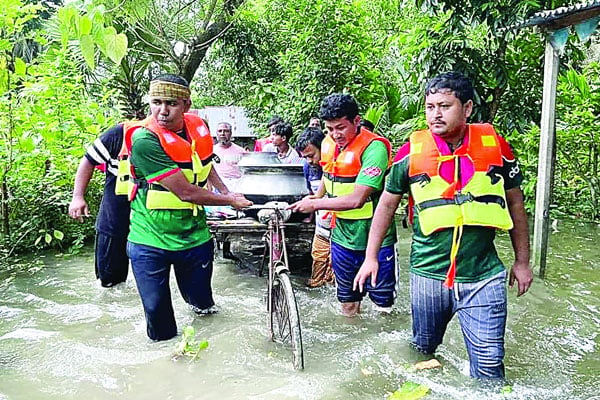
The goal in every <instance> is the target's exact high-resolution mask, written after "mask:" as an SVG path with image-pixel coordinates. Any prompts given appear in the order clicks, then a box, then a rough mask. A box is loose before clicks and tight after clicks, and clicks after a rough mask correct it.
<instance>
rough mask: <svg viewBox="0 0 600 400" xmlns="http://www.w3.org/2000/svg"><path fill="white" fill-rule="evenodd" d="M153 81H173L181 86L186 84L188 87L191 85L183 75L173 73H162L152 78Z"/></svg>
mask: <svg viewBox="0 0 600 400" xmlns="http://www.w3.org/2000/svg"><path fill="white" fill-rule="evenodd" d="M152 81H153V82H154V81H163V82H171V83H176V84H178V85H181V86H185V87H186V88H189V87H190V83H189V82H188V81H187V80H186V79H185V78H184V77H181V76H179V75H173V74H161V75H159V76H157V77H156V78H154V79H152Z"/></svg>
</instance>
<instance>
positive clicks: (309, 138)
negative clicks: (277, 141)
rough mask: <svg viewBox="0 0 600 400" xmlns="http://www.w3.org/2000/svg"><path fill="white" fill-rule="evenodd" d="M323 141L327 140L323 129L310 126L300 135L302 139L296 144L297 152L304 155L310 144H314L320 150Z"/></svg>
mask: <svg viewBox="0 0 600 400" xmlns="http://www.w3.org/2000/svg"><path fill="white" fill-rule="evenodd" d="M323 139H325V134H324V133H323V131H322V130H321V129H319V128H316V127H314V126H309V127H307V128H305V129H304V131H302V133H301V134H300V137H299V138H298V141H297V142H296V150H298V151H299V152H300V153H302V151H303V150H304V149H306V147H307V146H308V145H309V144H312V145H313V146H315V147H316V148H317V149H320V148H321V142H323Z"/></svg>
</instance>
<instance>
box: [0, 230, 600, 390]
mask: <svg viewBox="0 0 600 400" xmlns="http://www.w3.org/2000/svg"><path fill="white" fill-rule="evenodd" d="M599 238H600V227H599V226H598V225H593V224H581V223H577V222H571V221H564V222H563V221H561V222H560V223H559V224H558V232H555V233H553V234H552V235H551V243H550V246H551V247H550V250H549V257H550V259H549V262H548V272H547V278H546V279H545V280H544V281H542V280H541V279H539V278H537V277H536V278H537V279H536V280H535V282H534V284H533V286H532V288H531V289H530V291H529V293H528V294H527V295H525V296H523V297H521V298H518V299H517V298H516V297H515V295H514V290H511V291H510V294H509V319H508V326H507V332H506V358H505V364H506V374H507V378H508V383H509V385H510V386H511V389H512V391H511V392H510V393H504V394H501V393H500V389H499V388H485V387H481V386H479V385H478V384H477V383H476V382H474V381H472V380H471V379H470V378H469V377H468V361H467V355H466V352H465V350H464V344H463V340H462V335H461V332H460V328H459V326H458V324H457V323H456V321H453V322H452V323H451V325H450V327H449V330H448V333H447V334H446V338H445V341H444V344H443V345H442V346H441V347H440V349H439V353H438V359H439V360H440V361H441V363H442V365H443V367H442V368H441V369H436V370H427V371H416V370H414V368H413V367H412V366H413V365H414V364H415V362H417V361H419V360H421V359H422V358H421V357H420V356H419V355H418V354H416V353H415V352H414V351H413V350H412V349H411V348H410V346H409V342H410V338H411V325H410V309H409V303H408V283H407V282H408V273H407V268H406V263H407V257H408V246H409V234H408V231H406V230H400V241H399V252H400V262H401V264H402V265H401V275H400V281H401V287H400V291H399V294H398V299H397V302H396V305H395V307H394V311H393V313H392V314H391V315H384V316H382V315H379V314H378V313H377V312H375V311H374V310H373V309H372V307H371V304H370V302H369V301H366V302H365V304H364V309H363V314H362V315H361V316H360V317H358V318H355V319H347V318H345V317H342V316H340V314H339V312H338V303H337V301H336V299H335V292H334V290H333V288H322V289H310V290H309V289H306V288H304V287H303V285H302V282H303V279H304V277H296V278H295V279H294V283H295V284H296V287H297V292H296V293H297V297H298V301H299V306H300V310H301V311H300V312H301V320H302V328H303V331H302V333H303V339H304V349H305V365H306V368H305V370H304V371H294V370H293V369H292V364H291V354H290V353H288V352H287V351H286V350H285V349H283V348H281V347H279V346H278V345H276V344H273V343H270V342H269V341H268V340H267V338H266V312H265V304H264V300H263V298H264V294H265V286H266V285H265V280H264V278H260V277H257V276H255V275H253V274H250V273H247V272H241V271H240V270H238V269H237V267H236V266H235V265H234V264H233V263H232V262H231V261H229V260H223V259H218V260H217V262H216V264H215V274H214V279H213V288H214V292H215V300H216V302H217V305H218V307H219V309H220V313H219V314H216V315H212V316H206V317H195V316H194V314H193V313H192V312H190V311H189V310H188V309H187V307H186V305H185V304H184V302H183V300H182V299H181V297H180V295H179V293H178V291H177V288H176V285H175V283H174V281H172V284H171V288H172V291H173V294H172V295H173V300H174V306H175V313H176V319H177V322H178V326H179V329H180V330H181V329H182V328H183V327H184V326H186V325H192V326H194V327H195V328H196V331H197V338H198V339H202V340H207V341H208V342H209V347H208V348H207V349H206V350H204V351H203V352H202V353H201V354H200V357H199V358H197V359H195V360H192V361H190V360H189V359H186V358H181V359H178V360H173V357H172V355H173V353H174V351H175V346H176V344H177V343H178V342H179V340H180V338H179V337H178V338H175V339H173V340H170V341H166V342H160V343H153V342H151V341H149V340H148V339H147V337H146V333H145V321H144V315H143V312H142V306H141V302H140V299H139V296H138V294H137V290H136V287H135V283H134V281H133V277H132V276H130V278H129V280H128V281H127V283H125V284H122V285H118V286H117V287H114V288H111V289H104V288H101V287H100V285H99V283H98V282H97V281H96V280H95V279H94V276H93V255H92V253H91V249H88V250H87V252H86V253H84V254H83V255H81V256H76V257H68V258H67V257H61V256H55V255H46V256H45V257H43V258H42V261H43V267H42V268H40V269H36V268H34V269H32V270H31V271H20V272H17V271H0V399H1V400H4V399H11V400H16V399H28V400H35V399H44V400H53V399H85V400H91V399H113V398H125V399H177V400H183V399H385V398H386V397H387V396H388V395H389V394H390V393H392V392H393V391H395V390H397V389H398V388H399V387H400V386H401V385H402V384H403V383H404V382H406V381H412V382H416V383H420V384H424V385H427V386H428V387H429V388H430V393H429V395H428V396H427V397H426V399H477V400H482V399H585V400H589V399H600V382H599V381H598V378H599V376H600V350H599V347H600V283H599V280H598V276H599V275H598V273H599V269H600V268H599V266H598V260H599V259H600V249H599V248H598V247H599V244H600V240H599ZM497 243H498V247H499V250H500V252H501V255H502V258H503V259H504V260H505V261H506V262H507V264H509V262H510V260H511V259H512V258H511V257H512V256H511V254H512V253H511V251H510V242H509V240H508V236H507V235H503V236H501V237H500V238H499V240H498V241H497Z"/></svg>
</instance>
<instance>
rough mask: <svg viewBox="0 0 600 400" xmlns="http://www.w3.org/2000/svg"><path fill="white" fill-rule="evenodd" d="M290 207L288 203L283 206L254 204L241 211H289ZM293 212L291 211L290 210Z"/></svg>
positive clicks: (282, 204)
mask: <svg viewBox="0 0 600 400" xmlns="http://www.w3.org/2000/svg"><path fill="white" fill-rule="evenodd" d="M289 206H290V205H289V204H288V203H281V204H253V205H251V206H249V207H244V208H242V209H241V210H242V211H244V210H287V208H288V207H289ZM290 211H291V210H290Z"/></svg>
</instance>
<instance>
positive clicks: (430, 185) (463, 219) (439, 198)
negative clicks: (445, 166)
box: [408, 124, 513, 287]
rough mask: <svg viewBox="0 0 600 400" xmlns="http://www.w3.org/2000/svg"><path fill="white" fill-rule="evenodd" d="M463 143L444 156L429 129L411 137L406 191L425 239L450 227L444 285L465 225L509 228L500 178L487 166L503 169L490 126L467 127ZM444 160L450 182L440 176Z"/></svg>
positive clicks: (448, 281)
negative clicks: (447, 263)
mask: <svg viewBox="0 0 600 400" xmlns="http://www.w3.org/2000/svg"><path fill="white" fill-rule="evenodd" d="M464 140H465V144H463V145H462V146H460V147H459V148H458V149H456V150H455V151H454V152H453V153H449V152H448V151H442V149H440V147H439V146H438V144H437V142H436V140H435V138H434V137H433V135H432V134H431V132H430V131H429V130H424V131H417V132H414V133H413V134H412V135H411V136H410V163H409V171H408V175H409V182H410V193H411V197H412V201H414V205H415V207H416V209H417V210H418V212H419V225H420V227H421V231H422V232H423V234H424V235H426V236H427V235H430V234H432V233H433V232H435V231H437V230H440V229H444V228H454V235H453V243H452V250H451V255H450V258H451V260H450V261H451V265H450V269H449V271H448V276H447V279H446V286H448V287H451V286H452V284H453V282H454V275H455V273H456V255H457V254H458V248H459V245H460V239H461V237H462V227H463V226H464V225H474V226H486V227H493V228H498V229H512V227H513V222H512V219H511V217H510V212H509V210H508V205H507V202H506V194H505V190H504V179H503V177H502V176H501V175H499V174H493V173H492V167H494V166H497V167H501V166H502V151H501V148H500V142H499V138H498V135H497V134H496V132H495V131H494V128H493V127H492V126H491V125H490V124H470V125H468V133H467V135H465V138H464ZM444 162H452V163H453V168H452V169H453V172H452V180H451V181H450V182H449V181H448V180H446V179H444V178H443V177H442V176H441V175H440V171H441V169H442V163H444ZM468 175H471V176H470V177H469V176H468Z"/></svg>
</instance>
